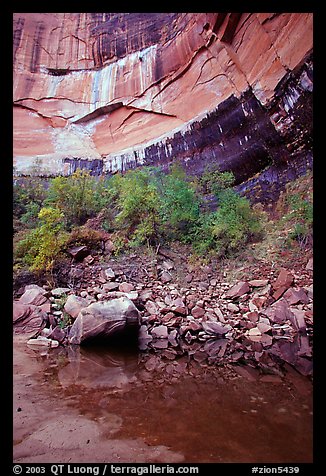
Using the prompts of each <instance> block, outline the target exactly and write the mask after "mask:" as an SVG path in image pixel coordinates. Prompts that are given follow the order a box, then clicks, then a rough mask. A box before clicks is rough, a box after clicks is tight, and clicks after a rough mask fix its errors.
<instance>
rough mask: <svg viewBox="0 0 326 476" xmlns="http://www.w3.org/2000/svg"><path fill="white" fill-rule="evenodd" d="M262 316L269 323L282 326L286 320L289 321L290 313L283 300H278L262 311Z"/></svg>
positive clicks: (287, 305)
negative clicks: (267, 319)
mask: <svg viewBox="0 0 326 476" xmlns="http://www.w3.org/2000/svg"><path fill="white" fill-rule="evenodd" d="M264 314H265V315H266V316H267V317H268V318H269V320H270V321H272V322H275V323H277V324H283V323H284V322H285V321H286V320H290V319H291V317H292V312H291V310H290V308H289V304H288V303H287V301H286V300H285V299H284V298H281V299H279V300H278V301H276V302H275V303H274V304H272V305H271V306H269V307H268V308H267V309H265V310H264Z"/></svg>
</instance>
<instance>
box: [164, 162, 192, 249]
mask: <svg viewBox="0 0 326 476" xmlns="http://www.w3.org/2000/svg"><path fill="white" fill-rule="evenodd" d="M157 183H160V187H159V193H160V209H159V212H160V216H161V220H162V233H163V235H164V236H165V237H166V238H168V239H178V240H180V241H188V240H189V235H190V234H191V233H192V230H193V228H194V226H195V225H196V223H197V221H198V219H199V210H200V200H199V198H198V196H197V195H196V191H195V187H194V186H193V185H192V184H191V183H190V182H188V181H187V177H186V174H185V172H184V171H183V169H182V168H181V167H180V166H179V165H178V164H175V165H174V166H173V167H172V168H171V171H170V173H169V174H167V175H163V174H162V173H161V175H160V178H159V181H158V182H157Z"/></svg>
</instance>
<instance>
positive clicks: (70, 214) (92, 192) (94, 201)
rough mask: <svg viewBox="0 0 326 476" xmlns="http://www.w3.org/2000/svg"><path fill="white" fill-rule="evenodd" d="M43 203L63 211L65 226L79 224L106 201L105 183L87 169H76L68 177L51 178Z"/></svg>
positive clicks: (92, 214)
mask: <svg viewBox="0 0 326 476" xmlns="http://www.w3.org/2000/svg"><path fill="white" fill-rule="evenodd" d="M44 203H45V205H49V206H52V207H55V208H58V209H59V210H61V211H62V212H63V214H64V220H65V225H66V227H68V228H69V227H71V226H72V225H81V224H82V223H83V222H84V221H85V220H86V219H87V218H89V217H91V216H94V215H95V214H96V213H97V212H99V211H100V210H101V208H102V207H103V206H104V204H105V203H106V194H105V184H103V181H96V179H95V178H94V177H92V176H91V175H90V172H89V171H87V170H81V169H77V171H76V172H74V173H73V174H72V175H71V176H69V177H55V178H54V179H52V181H51V183H50V187H49V190H48V196H47V198H46V200H45V202H44Z"/></svg>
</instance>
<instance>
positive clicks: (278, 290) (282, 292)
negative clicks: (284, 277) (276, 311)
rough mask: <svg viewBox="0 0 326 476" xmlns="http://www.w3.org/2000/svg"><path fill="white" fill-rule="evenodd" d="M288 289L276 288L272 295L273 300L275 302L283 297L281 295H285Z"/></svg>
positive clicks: (284, 287)
mask: <svg viewBox="0 0 326 476" xmlns="http://www.w3.org/2000/svg"><path fill="white" fill-rule="evenodd" d="M287 289H288V288H287V287H286V286H281V287H280V288H278V289H277V290H276V291H275V292H274V293H273V294H272V296H273V298H274V299H275V301H277V300H278V299H279V298H280V297H281V296H283V294H284V293H285V291H286V290H287Z"/></svg>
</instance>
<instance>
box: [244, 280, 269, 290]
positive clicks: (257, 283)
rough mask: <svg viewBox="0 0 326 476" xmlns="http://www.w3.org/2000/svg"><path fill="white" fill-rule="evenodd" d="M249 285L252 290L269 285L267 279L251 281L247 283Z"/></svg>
mask: <svg viewBox="0 0 326 476" xmlns="http://www.w3.org/2000/svg"><path fill="white" fill-rule="evenodd" d="M248 283H249V285H250V286H252V287H254V288H260V287H263V286H267V284H268V283H269V280H268V279H252V280H251V281H248Z"/></svg>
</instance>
